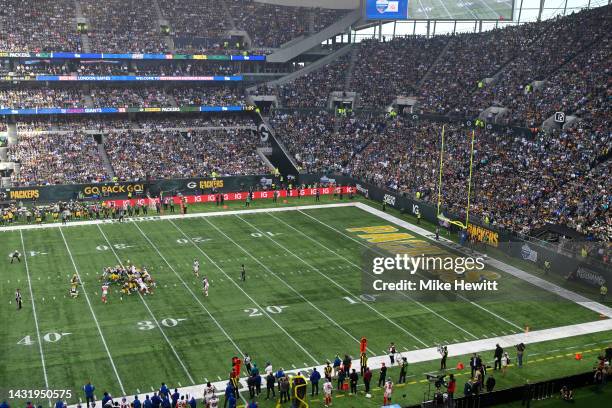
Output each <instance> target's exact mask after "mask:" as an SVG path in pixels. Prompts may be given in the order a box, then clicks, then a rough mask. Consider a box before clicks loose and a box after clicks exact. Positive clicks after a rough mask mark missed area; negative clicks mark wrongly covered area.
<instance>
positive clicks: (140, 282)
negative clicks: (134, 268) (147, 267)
mask: <svg viewBox="0 0 612 408" xmlns="http://www.w3.org/2000/svg"><path fill="white" fill-rule="evenodd" d="M136 283H137V284H138V288H139V290H140V293H141V294H143V295H146V294H148V293H149V288H148V287H147V285H146V284H145V283H144V281H143V280H142V278H136Z"/></svg>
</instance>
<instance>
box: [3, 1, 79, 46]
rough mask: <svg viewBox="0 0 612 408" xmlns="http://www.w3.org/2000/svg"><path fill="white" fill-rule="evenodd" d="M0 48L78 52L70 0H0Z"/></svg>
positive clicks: (77, 39) (73, 14)
mask: <svg viewBox="0 0 612 408" xmlns="http://www.w3.org/2000/svg"><path fill="white" fill-rule="evenodd" d="M0 27H2V30H0V50H2V51H13V52H27V51H30V52H40V51H73V52H81V51H82V45H81V40H80V36H79V35H78V34H77V33H76V22H75V13H74V2H73V1H72V0H21V1H13V0H1V1H0Z"/></svg>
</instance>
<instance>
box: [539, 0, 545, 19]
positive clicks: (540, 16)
mask: <svg viewBox="0 0 612 408" xmlns="http://www.w3.org/2000/svg"><path fill="white" fill-rule="evenodd" d="M545 1H546V0H540V9H539V10H538V21H542V11H543V10H544V2H545Z"/></svg>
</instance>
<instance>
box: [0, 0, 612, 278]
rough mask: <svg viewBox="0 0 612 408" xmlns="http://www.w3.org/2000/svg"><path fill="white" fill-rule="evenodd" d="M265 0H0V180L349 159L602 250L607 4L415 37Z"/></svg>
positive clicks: (335, 166) (599, 253) (341, 167)
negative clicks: (563, 232)
mask: <svg viewBox="0 0 612 408" xmlns="http://www.w3.org/2000/svg"><path fill="white" fill-rule="evenodd" d="M271 3H272V4H270V3H269V2H265V1H256V0H233V1H214V0H105V1H96V0H76V1H74V0H23V1H11V0H0V176H1V178H0V187H2V189H0V190H2V191H6V192H9V191H11V190H15V189H19V188H23V189H25V188H31V187H33V186H51V185H65V184H71V185H72V184H84V183H120V182H142V181H147V182H148V181H151V180H161V179H187V178H189V179H191V178H194V179H195V178H217V177H226V176H228V177H229V176H247V175H274V176H278V175H279V173H283V176H284V177H285V178H284V180H287V176H288V175H289V176H290V180H295V179H294V178H293V177H297V176H298V174H315V175H317V177H325V178H326V179H328V180H329V179H334V178H335V177H339V176H345V177H350V178H351V179H352V180H354V181H355V182H363V183H366V184H368V185H373V186H376V187H379V188H381V189H382V190H384V191H386V192H390V193H392V194H395V195H397V196H402V197H409V198H411V199H415V200H417V201H421V202H424V203H427V204H429V205H432V206H434V207H435V206H436V205H442V206H443V208H444V211H445V214H447V215H452V216H453V217H454V218H456V219H464V218H465V217H466V211H469V215H470V217H474V219H476V220H480V221H482V222H483V223H485V224H486V225H487V226H490V227H491V228H494V229H495V230H500V231H505V232H507V233H509V234H514V235H520V236H521V237H529V236H530V235H532V234H533V233H535V232H536V231H541V230H542V228H545V227H547V226H550V225H558V226H563V228H568V229H569V230H571V231H572V233H575V234H577V235H576V236H580V237H581V238H583V239H584V240H585V241H588V242H589V244H593V243H594V246H593V248H595V249H594V251H593V253H591V254H590V255H593V256H594V257H595V258H597V262H601V263H602V264H603V265H605V267H609V265H610V262H612V260H611V259H610V254H611V253H612V249H611V247H610V246H609V242H610V239H611V237H612V215H611V213H610V204H611V201H612V195H611V194H612V192H611V191H610V188H611V185H612V183H611V182H610V180H612V159H611V154H612V152H611V148H612V131H611V127H610V120H611V106H612V104H611V97H612V88H611V87H612V82H611V70H612V30H611V29H610V27H611V26H612V6H611V5H609V4H608V3H609V2H599V3H602V4H593V6H592V7H590V8H585V9H582V10H572V11H571V12H570V11H568V12H567V13H563V14H564V15H557V16H555V17H553V18H548V19H546V18H542V19H537V21H529V22H525V23H521V24H499V26H498V25H497V24H495V27H492V29H489V30H482V22H481V23H480V29H477V28H476V25H474V30H471V31H469V32H461V33H460V32H451V33H443V34H436V33H435V29H434V30H433V31H432V32H430V23H429V22H427V27H428V28H427V33H426V34H425V35H421V34H415V35H411V34H410V33H408V34H404V35H387V34H385V35H383V34H382V33H381V32H380V30H382V28H378V30H379V31H378V32H377V31H376V29H377V27H378V26H377V24H372V23H369V22H366V21H363V20H362V17H361V14H360V13H359V12H357V13H356V14H355V10H351V9H334V8H320V7H298V6H291V5H279V4H274V3H275V2H271ZM281 3H282V2H281ZM594 3H597V2H594ZM589 4H590V2H589ZM606 4H607V5H606ZM596 6H597V7H596ZM360 25H361V28H360V29H361V30H364V32H365V31H367V32H368V34H367V35H364V36H362V37H359V36H357V34H356V33H357V31H358V28H357V27H359V26H360ZM415 27H416V25H415ZM368 30H369V31H368ZM372 30H373V33H372ZM352 34H354V35H352ZM364 37H367V38H364ZM262 128H263V130H262ZM472 132H474V144H471V143H470V137H471V135H472ZM264 134H265V135H264ZM268 135H269V137H268ZM442 135H443V136H444V138H445V139H444V140H445V142H444V145H442V138H441V136H442ZM441 151H443V155H444V160H445V161H444V167H443V169H442V166H441ZM279 157H280V159H279ZM279 168H280V170H279ZM287 169H290V170H287ZM292 170H293V171H292ZM281 177H282V176H281ZM442 179H443V180H444V185H443V192H442V193H443V194H442V193H441V184H440V183H441V180H442ZM468 179H469V180H470V182H471V183H470V185H469V187H470V189H469V191H468V190H467V183H468ZM275 180H276V179H275ZM281 180H283V179H282V178H281ZM4 197H6V195H4ZM442 197H443V198H442ZM441 200H443V201H441ZM3 201H4V200H2V199H1V198H0V203H2V202H3ZM6 203H7V204H6V205H7V206H8V205H9V203H8V200H7V201H6ZM402 210H403V209H402ZM589 248H590V247H589ZM11 249H12V248H11Z"/></svg>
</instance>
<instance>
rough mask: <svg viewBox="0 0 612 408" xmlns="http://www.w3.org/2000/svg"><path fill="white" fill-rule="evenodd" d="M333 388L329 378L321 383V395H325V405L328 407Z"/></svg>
mask: <svg viewBox="0 0 612 408" xmlns="http://www.w3.org/2000/svg"><path fill="white" fill-rule="evenodd" d="M333 388H334V386H333V385H332V383H331V381H329V378H327V379H326V380H325V384H323V395H324V396H325V406H326V407H329V406H330V405H331V404H332V402H331V397H332V390H333Z"/></svg>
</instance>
